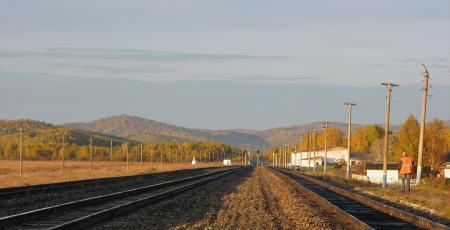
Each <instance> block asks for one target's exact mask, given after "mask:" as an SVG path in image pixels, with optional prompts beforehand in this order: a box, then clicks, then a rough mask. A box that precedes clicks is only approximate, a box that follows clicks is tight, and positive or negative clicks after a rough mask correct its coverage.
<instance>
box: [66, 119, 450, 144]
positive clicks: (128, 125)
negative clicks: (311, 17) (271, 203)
mask: <svg viewBox="0 0 450 230" xmlns="http://www.w3.org/2000/svg"><path fill="white" fill-rule="evenodd" d="M445 122H446V124H447V127H448V126H449V125H450V121H449V120H447V121H445ZM65 126H67V127H70V128H75V129H81V130H86V131H90V132H95V133H105V134H110V135H115V136H121V137H124V138H128V139H133V140H136V141H139V140H142V141H143V142H148V143H154V142H160V141H205V140H213V141H220V142H223V143H226V144H230V145H234V146H239V147H246V148H264V146H265V147H267V148H269V147H270V146H277V145H280V144H286V143H287V142H294V141H297V140H298V139H299V138H300V134H301V132H307V131H311V130H314V129H318V130H320V129H321V128H322V126H323V122H314V123H309V124H304V125H292V126H287V127H279V128H272V129H266V130H260V131H259V130H248V129H231V130H208V129H190V128H185V127H180V126H175V125H171V124H167V123H163V122H158V121H154V120H149V119H145V118H141V117H135V116H129V115H118V116H111V117H106V118H102V119H99V120H95V121H91V122H88V123H69V124H65ZM330 126H331V127H335V128H339V129H340V130H341V131H342V132H343V133H346V132H347V124H346V123H341V122H331V125H330ZM359 126H361V124H353V128H357V127H359ZM399 128H400V125H391V130H393V131H396V130H398V129H399Z"/></svg>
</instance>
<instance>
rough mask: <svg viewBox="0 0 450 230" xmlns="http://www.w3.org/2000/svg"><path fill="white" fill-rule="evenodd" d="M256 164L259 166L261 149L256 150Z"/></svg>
mask: <svg viewBox="0 0 450 230" xmlns="http://www.w3.org/2000/svg"><path fill="white" fill-rule="evenodd" d="M256 166H259V150H257V151H256Z"/></svg>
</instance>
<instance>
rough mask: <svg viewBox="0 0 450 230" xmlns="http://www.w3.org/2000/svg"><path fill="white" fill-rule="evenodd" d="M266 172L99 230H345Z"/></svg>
mask: <svg viewBox="0 0 450 230" xmlns="http://www.w3.org/2000/svg"><path fill="white" fill-rule="evenodd" d="M284 180H285V179H284V178H280V177H279V176H277V175H275V174H274V173H273V172H271V171H270V170H268V169H267V168H266V167H256V168H246V169H243V170H240V171H239V172H237V173H233V174H232V175H229V176H226V177H224V178H221V179H218V180H216V181H213V182H210V183H208V184H206V185H203V186H201V187H198V188H196V189H194V190H190V191H188V192H186V193H183V194H180V195H178V196H176V197H173V198H171V199H167V200H165V201H162V202H159V203H156V204H153V205H149V206H147V207H146V208H142V209H139V210H136V211H135V212H132V213H129V214H127V215H124V216H121V217H116V218H114V219H112V220H110V221H108V222H105V223H102V224H100V225H98V226H95V228H97V229H344V228H345V227H344V226H343V225H341V224H340V223H339V222H338V221H337V220H335V219H333V216H332V215H328V213H327V212H326V210H323V209H322V208H320V206H319V205H317V204H315V203H314V202H312V201H311V200H309V199H308V198H307V197H305V196H304V195H302V194H301V193H299V191H298V190H296V189H295V188H294V187H292V186H290V185H289V184H288V183H285V181H284Z"/></svg>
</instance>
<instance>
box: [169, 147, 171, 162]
mask: <svg viewBox="0 0 450 230" xmlns="http://www.w3.org/2000/svg"><path fill="white" fill-rule="evenodd" d="M170 149H171V147H170V146H169V165H170Z"/></svg>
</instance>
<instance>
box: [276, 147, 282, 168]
mask: <svg viewBox="0 0 450 230" xmlns="http://www.w3.org/2000/svg"><path fill="white" fill-rule="evenodd" d="M279 154H280V155H281V156H279V157H277V158H279V159H278V161H279V163H278V166H283V164H282V159H283V151H282V149H281V145H280V152H279Z"/></svg>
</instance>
